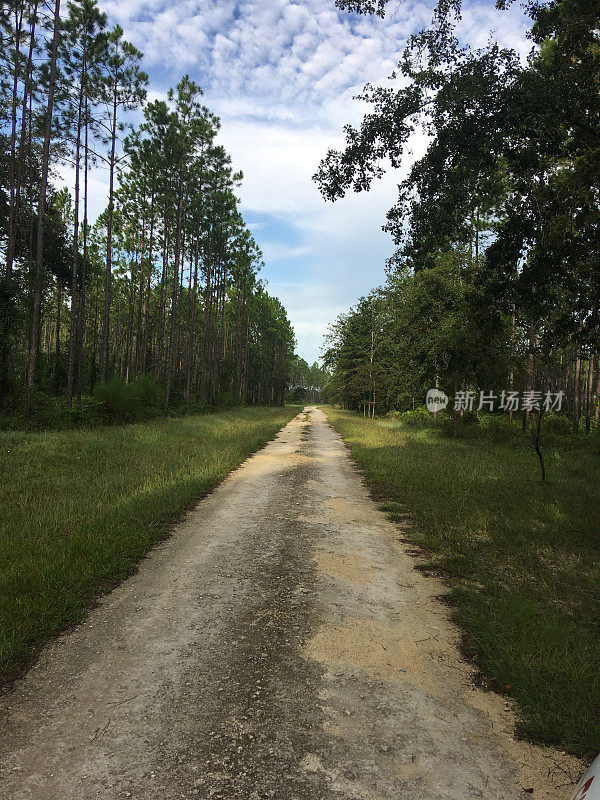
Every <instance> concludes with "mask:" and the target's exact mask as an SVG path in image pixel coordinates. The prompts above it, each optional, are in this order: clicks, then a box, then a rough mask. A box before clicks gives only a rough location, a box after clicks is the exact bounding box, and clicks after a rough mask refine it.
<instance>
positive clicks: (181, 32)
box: [65, 0, 529, 360]
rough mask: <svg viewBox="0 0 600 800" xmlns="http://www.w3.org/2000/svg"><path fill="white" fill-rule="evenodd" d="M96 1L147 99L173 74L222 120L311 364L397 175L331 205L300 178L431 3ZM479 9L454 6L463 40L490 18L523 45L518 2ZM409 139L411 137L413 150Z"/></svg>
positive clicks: (505, 39) (245, 197)
mask: <svg viewBox="0 0 600 800" xmlns="http://www.w3.org/2000/svg"><path fill="white" fill-rule="evenodd" d="M101 4H102V7H103V8H104V9H105V10H107V11H108V13H109V16H110V19H111V22H112V23H114V22H119V23H120V24H121V25H122V26H123V28H124V30H125V35H126V36H127V37H128V38H129V39H130V40H131V41H133V43H134V44H136V45H137V46H138V47H139V48H140V49H141V50H143V51H144V53H145V56H146V57H145V66H146V68H147V69H148V71H149V72H150V76H151V85H152V91H151V93H150V95H149V96H150V97H151V99H155V98H158V97H160V98H164V96H165V90H166V88H167V87H168V86H169V85H174V84H176V82H177V80H178V79H179V77H180V74H181V72H184V71H185V72H189V73H190V76H191V77H192V79H194V80H195V81H196V82H197V83H199V84H200V85H201V86H202V87H203V88H204V89H205V92H206V97H205V100H206V103H207V105H209V106H210V108H211V109H212V110H214V111H215V112H216V113H218V114H219V115H220V116H221V118H222V122H223V126H222V130H221V133H220V135H219V140H220V142H221V143H222V144H224V145H225V147H226V148H227V150H228V151H229V152H230V154H231V155H232V158H233V162H234V164H235V166H236V168H240V169H242V170H243V172H244V174H245V180H244V184H243V186H242V189H241V200H242V210H243V211H244V212H246V213H247V212H252V213H255V214H262V215H267V216H269V218H270V220H271V222H272V223H279V226H280V229H281V230H282V231H287V233H282V234H281V237H280V239H277V237H276V236H275V235H274V233H273V224H271V222H270V223H269V225H268V226H267V225H265V224H264V223H253V225H252V230H253V232H254V235H255V237H256V238H257V241H258V243H259V245H260V246H261V247H262V249H263V250H264V253H265V259H266V262H267V266H266V269H265V277H267V278H268V276H269V262H272V263H274V262H277V264H278V270H277V274H278V275H280V274H281V268H282V267H281V265H285V264H288V265H289V266H288V269H289V270H290V277H291V275H294V280H293V281H292V280H290V281H288V282H285V281H281V280H279V282H273V283H271V284H270V290H271V291H273V292H274V293H276V294H279V296H280V297H281V299H282V301H283V302H284V304H285V305H286V307H287V308H288V310H289V313H290V317H291V319H292V321H293V322H294V324H295V326H296V331H297V335H298V337H299V339H300V342H301V347H300V352H301V353H302V354H303V355H304V356H305V357H306V358H308V359H309V360H313V359H314V357H316V355H317V353H318V347H319V344H320V338H321V336H322V333H323V331H324V330H325V328H326V325H327V323H329V322H331V321H332V320H333V319H334V318H335V316H337V314H338V313H340V311H342V310H343V309H344V308H346V307H347V306H348V305H350V304H351V303H353V302H355V300H356V299H357V298H358V296H360V294H363V293H366V292H367V291H369V289H370V288H372V287H374V286H376V285H377V284H378V283H380V282H381V280H382V278H383V272H382V269H383V264H384V261H385V258H386V257H387V256H389V255H390V254H391V253H392V251H393V243H392V242H391V240H390V238H389V236H387V235H386V234H384V233H383V232H382V231H381V225H382V224H383V222H384V221H385V212H386V210H387V209H388V208H389V207H390V206H391V205H392V204H393V203H394V201H395V197H396V186H395V184H396V183H397V180H398V176H394V175H389V176H387V177H386V178H385V179H384V180H383V181H381V182H378V183H376V184H375V186H374V188H373V190H372V192H371V193H369V194H361V195H357V196H355V195H351V196H349V197H347V198H345V199H343V200H342V201H339V202H338V203H337V204H335V205H331V204H325V203H324V202H323V200H322V198H321V197H320V195H319V192H318V190H317V187H316V186H315V184H314V183H313V182H312V180H311V176H312V175H313V174H314V172H315V171H316V169H317V166H318V163H319V161H320V159H321V158H322V157H323V156H324V154H325V153H326V151H327V149H328V148H330V147H339V146H340V145H341V144H342V143H343V130H342V129H343V125H344V124H346V123H349V122H350V123H352V124H356V123H357V122H358V121H359V120H360V117H361V115H362V113H364V109H365V106H364V104H361V103H360V102H357V101H355V100H353V96H354V95H356V94H357V93H359V92H360V91H361V89H362V87H363V86H364V84H365V83H367V82H371V83H374V84H380V83H382V82H383V81H385V79H386V77H387V76H388V75H389V74H390V72H391V71H392V70H393V68H394V67H395V66H396V63H397V61H398V57H399V54H400V52H401V50H402V48H403V46H404V43H405V41H406V39H407V37H408V36H409V35H410V34H411V33H412V32H414V31H416V30H418V29H420V28H421V27H423V26H424V25H426V24H427V23H428V22H429V19H430V16H431V10H432V6H433V0H423V1H421V0H404V2H400V0H399V2H398V7H397V8H396V9H392V5H393V4H390V6H389V8H390V13H388V16H387V17H386V19H385V20H381V19H378V18H374V17H357V16H355V15H348V14H346V13H343V12H338V11H337V10H336V9H335V6H334V0H183V1H182V2H178V3H171V2H167V0H101ZM493 6H494V2H493V0H487V2H486V3H482V2H477V1H476V0H470V2H467V3H466V4H465V5H464V6H463V18H462V21H461V23H460V31H461V33H462V35H463V36H464V38H465V39H466V40H468V41H470V42H471V43H473V44H474V45H475V46H481V45H484V44H485V43H486V41H487V39H488V35H489V31H490V29H492V28H494V27H495V28H496V29H497V34H498V36H499V37H500V39H501V42H502V44H504V45H507V46H511V47H514V48H516V49H517V50H518V51H519V52H520V53H522V54H524V53H526V52H527V50H528V49H529V44H528V42H527V40H526V38H525V31H526V25H525V21H524V19H523V17H522V14H521V11H520V10H519V9H518V8H517V7H516V6H513V7H512V9H511V10H510V11H509V12H504V13H502V14H501V13H499V12H496V11H495V10H494V8H493ZM423 146H424V140H423V138H422V137H420V138H419V137H417V138H416V139H415V141H414V148H413V149H414V150H415V152H416V154H418V153H419V152H420V151H422V149H423ZM68 177H69V175H68V173H67V171H65V178H68ZM104 177H105V176H104V173H102V172H101V171H98V172H97V173H94V175H93V176H92V182H93V187H94V188H93V191H92V194H93V197H94V199H93V202H92V206H93V208H94V209H95V210H96V212H98V211H100V210H101V209H102V208H104V206H105V205H106V184H105V181H104ZM275 227H276V225H275ZM299 263H300V264H301V267H300V268H299V267H298V264H299ZM298 272H299V275H297V273H298ZM296 277H297V280H296Z"/></svg>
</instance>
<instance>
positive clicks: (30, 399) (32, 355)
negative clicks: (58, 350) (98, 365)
mask: <svg viewBox="0 0 600 800" xmlns="http://www.w3.org/2000/svg"><path fill="white" fill-rule="evenodd" d="M59 34H60V0H55V4H54V26H53V31H52V47H51V53H50V79H49V85H48V102H47V104H46V125H45V130H44V146H43V150H42V163H41V180H40V192H39V198H38V219H37V237H36V253H35V286H34V291H33V303H32V309H31V332H30V339H29V353H28V363H27V418H28V419H29V418H30V416H31V413H32V412H33V405H34V391H35V369H36V364H37V355H38V349H39V332H40V310H41V307H42V279H43V270H44V221H45V216H46V190H47V187H48V172H49V168H50V139H51V137H52V115H53V113H54V93H55V90H56V57H57V52H58V38H59Z"/></svg>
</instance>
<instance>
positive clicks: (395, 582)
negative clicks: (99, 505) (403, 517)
mask: <svg viewBox="0 0 600 800" xmlns="http://www.w3.org/2000/svg"><path fill="white" fill-rule="evenodd" d="M441 591H442V589H441V585H440V584H439V583H438V582H437V581H436V580H435V579H432V578H428V577H424V576H423V575H422V574H421V573H419V572H417V571H415V570H414V559H413V558H412V557H411V556H410V555H408V553H407V548H406V546H405V545H403V544H402V543H401V542H400V540H399V531H398V529H397V528H396V527H394V526H393V525H391V524H390V523H389V522H387V521H386V519H385V517H384V515H383V514H382V513H381V512H379V511H378V510H377V508H376V506H375V504H374V503H373V501H372V500H370V499H369V496H368V493H367V491H366V489H365V488H364V487H363V485H362V483H361V481H360V477H359V475H358V473H357V471H356V469H355V467H354V466H353V464H352V462H351V460H350V458H349V456H348V454H347V451H346V449H345V447H344V445H343V443H342V442H341V440H340V439H339V437H338V436H337V434H336V433H335V432H334V431H333V430H332V429H331V428H330V427H329V425H328V424H327V420H326V418H325V416H324V414H323V413H322V412H320V411H317V410H314V409H312V410H309V413H308V414H305V415H301V416H299V417H297V418H296V419H295V420H293V421H292V422H291V423H290V424H289V425H288V426H286V428H284V429H283V430H282V431H281V432H280V434H279V435H278V438H277V440H276V441H274V442H272V443H270V444H269V445H268V446H267V447H266V448H264V449H263V450H262V451H261V452H259V453H257V454H256V455H255V456H254V457H252V458H251V459H249V460H248V461H247V462H246V463H245V464H244V465H243V466H242V467H241V468H240V469H238V470H237V471H235V472H234V473H232V474H231V475H230V477H229V478H228V479H227V480H226V481H225V482H224V483H223V484H222V485H221V486H220V487H219V488H218V489H217V490H216V491H215V492H214V493H213V494H212V495H211V496H210V497H208V498H206V499H204V500H203V501H202V502H201V503H200V504H199V506H198V507H197V509H196V510H195V511H193V512H192V513H190V514H189V515H188V516H187V518H186V520H185V521H184V522H183V523H182V524H181V525H180V526H179V527H178V529H177V530H176V531H175V533H174V536H173V537H172V538H171V539H170V540H169V541H167V542H165V543H164V544H162V545H161V546H159V547H157V548H156V549H155V550H154V551H153V553H152V555H151V556H150V557H149V558H148V559H147V560H146V561H144V563H143V564H142V566H141V568H140V570H139V573H138V574H136V575H135V576H133V577H132V578H131V579H129V580H128V581H126V582H125V583H124V584H123V585H122V586H121V587H120V588H118V589H117V590H115V591H114V592H112V593H111V594H110V595H109V596H107V597H106V598H105V599H104V600H103V601H102V602H101V604H100V606H99V607H98V608H97V609H95V610H94V611H93V612H92V613H91V614H90V615H89V617H88V620H87V622H86V623H85V624H84V625H81V626H80V627H78V628H77V629H76V630H74V631H72V632H70V633H68V634H66V635H65V636H63V637H61V638H60V639H59V640H58V641H56V642H55V643H54V644H52V645H51V646H50V647H48V648H47V649H46V650H45V651H44V653H43V655H42V657H41V659H40V661H39V663H38V664H37V665H36V666H35V667H34V668H33V669H32V670H31V671H30V672H29V674H28V675H27V676H26V678H25V679H24V680H22V681H20V682H19V683H18V685H17V686H16V687H15V690H14V691H13V692H12V693H11V694H9V695H6V696H4V697H3V698H2V699H0V798H2V800H24V799H25V798H28V799H31V800H94V799H95V798H102V800H120V799H121V798H127V797H131V798H139V800H149V799H150V798H153V799H154V798H155V799H156V800H158V799H159V798H160V800H183V798H186V799H187V798H241V799H242V800H252V799H253V798H257V800H258V799H262V798H275V800H292V799H295V800H313V798H314V799H316V798H320V799H321V798H322V800H335V799H336V798H337V799H339V800H362V799H364V800H371V799H372V800H399V799H400V798H406V799H407V800H417V798H422V799H423V800H469V798H486V800H500V799H501V800H515V798H521V797H531V796H532V794H531V793H524V792H523V789H524V788H525V789H531V788H533V789H534V793H533V797H535V798H564V797H566V796H567V794H568V792H567V789H566V787H565V784H568V782H569V781H568V778H566V777H565V774H564V772H563V770H565V769H566V770H567V771H568V770H570V769H571V770H574V772H573V777H575V772H576V769H577V765H576V764H575V763H574V762H570V761H569V760H568V759H565V758H564V757H559V756H558V754H556V753H553V752H552V751H549V750H540V749H537V748H534V747H532V746H530V745H525V744H522V743H515V742H513V741H512V739H511V737H510V730H511V726H512V723H513V718H512V712H511V710H510V709H507V708H505V703H504V701H503V700H502V699H500V698H497V697H495V696H493V695H489V694H484V693H483V692H480V691H479V690H477V689H474V688H473V687H472V685H471V677H472V676H471V672H470V669H469V667H468V666H467V665H466V664H464V663H462V662H461V661H460V660H459V656H458V653H457V650H456V644H457V634H456V631H455V629H454V628H453V627H452V626H451V625H450V624H449V622H448V618H447V612H446V611H445V609H444V606H443V605H442V604H441V603H440V602H439V600H438V599H436V597H437V596H438V595H439V594H440V592H441ZM561 784H562V787H563V788H557V787H560V786H561Z"/></svg>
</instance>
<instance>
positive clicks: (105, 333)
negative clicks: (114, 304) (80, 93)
mask: <svg viewBox="0 0 600 800" xmlns="http://www.w3.org/2000/svg"><path fill="white" fill-rule="evenodd" d="M117 85H118V71H117V70H116V69H115V79H114V84H113V108H112V120H111V143H110V161H109V180H108V217H107V221H106V273H105V279H104V312H103V314H102V342H101V346H100V383H101V384H103V383H106V377H107V370H108V338H109V332H110V292H111V282H112V230H113V217H114V206H115V151H116V144H117Z"/></svg>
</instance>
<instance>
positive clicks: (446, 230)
mask: <svg viewBox="0 0 600 800" xmlns="http://www.w3.org/2000/svg"><path fill="white" fill-rule="evenodd" d="M339 5H340V6H341V7H348V8H351V9H352V10H354V11H362V12H365V13H366V12H373V11H377V12H378V13H380V14H383V13H384V12H385V5H386V3H385V0H381V1H380V2H379V3H378V4H377V5H375V4H371V3H363V2H360V1H358V2H354V0H353V2H346V0H340V3H339ZM506 5H509V3H502V4H499V7H500V8H503V7H505V6H506ZM459 12H460V5H459V3H456V2H454V3H450V4H448V3H440V4H439V6H438V7H437V9H436V12H435V16H434V21H433V23H432V26H431V27H430V28H428V29H426V30H424V31H422V32H420V33H419V34H417V35H416V36H414V37H413V38H412V39H411V41H410V42H409V44H408V46H407V48H406V51H405V52H404V55H403V58H402V61H401V63H400V66H399V70H400V72H401V73H402V75H403V77H404V79H405V88H402V89H399V90H395V89H388V88H373V87H367V89H366V90H365V99H366V100H368V101H369V102H371V103H372V104H373V107H374V108H373V112H372V113H370V114H369V115H368V116H366V117H365V119H364V121H363V123H362V125H361V126H360V128H358V129H354V128H351V127H350V128H348V129H347V146H346V149H345V150H344V151H343V152H336V151H331V152H329V153H328V154H327V157H326V158H325V159H324V160H323V162H322V163H321V166H320V169H319V172H318V174H317V175H316V176H315V177H316V180H317V182H318V183H319V185H320V188H321V190H322V192H323V193H324V195H325V196H326V197H327V198H328V199H331V200H335V199H336V198H338V197H340V196H342V195H343V194H344V193H345V192H346V191H347V190H349V189H354V190H355V191H362V190H365V189H368V188H369V186H370V184H371V181H372V180H373V179H375V178H377V177H379V176H380V175H381V174H382V160H383V159H386V158H389V159H390V161H391V163H392V165H393V166H399V165H400V164H401V163H402V162H403V158H404V156H405V154H406V151H407V147H408V144H409V141H410V137H411V135H412V134H413V132H414V131H415V130H416V129H418V128H419V127H421V126H425V129H426V130H427V132H428V133H429V134H430V137H431V138H430V140H429V145H428V148H427V151H426V153H425V155H424V156H423V157H422V158H420V159H418V160H417V161H416V162H415V163H414V164H413V165H412V167H411V168H410V170H409V172H408V175H407V177H406V178H405V179H404V180H403V181H402V183H401V184H400V185H399V198H398V202H397V204H396V205H395V206H394V207H393V208H392V209H391V210H390V211H389V213H388V221H387V224H386V229H387V230H388V231H390V233H391V234H392V235H393V237H394V240H395V242H396V244H397V245H398V250H397V252H396V254H395V256H394V258H392V259H391V260H390V262H389V264H388V278H387V281H386V284H385V286H384V287H383V288H382V289H380V290H377V291H375V292H373V293H372V294H371V295H370V296H369V297H367V298H363V299H362V300H361V301H360V302H359V304H358V306H357V307H356V308H354V309H352V310H351V311H350V312H349V313H348V314H346V315H343V316H342V317H340V319H339V320H338V321H337V323H336V324H335V325H334V326H333V327H332V330H331V334H330V339H329V343H328V348H329V349H328V351H327V354H326V363H328V364H329V365H330V367H331V368H332V369H333V377H332V380H331V382H330V386H329V391H330V393H331V397H332V399H336V400H337V401H338V402H343V403H345V404H346V405H348V406H349V407H353V408H358V409H360V410H361V411H364V413H370V414H374V413H376V412H377V411H386V410H389V409H392V408H393V409H409V408H411V406H412V403H413V402H414V398H416V402H417V404H422V403H423V400H424V397H425V392H426V391H427V390H428V389H429V388H432V387H440V388H441V389H443V390H444V391H445V392H446V393H447V394H448V395H451V405H450V408H451V407H452V403H453V402H454V396H455V395H456V393H457V392H459V393H461V395H460V396H461V397H465V396H467V397H469V398H472V402H473V405H472V410H474V411H476V410H477V409H478V408H480V407H481V392H484V395H486V396H490V395H492V394H493V393H494V394H495V395H496V397H497V403H496V407H495V409H494V410H503V411H505V413H507V414H508V415H509V416H511V417H512V416H514V415H515V414H518V415H519V416H520V417H521V419H522V423H523V425H524V426H527V425H528V422H529V414H530V412H531V411H537V410H538V409H539V410H542V411H543V410H554V411H556V410H557V408H558V404H557V402H556V399H557V396H558V395H559V393H560V392H564V395H565V397H564V400H565V402H563V403H562V404H561V407H562V411H565V410H566V411H568V413H569V414H570V416H571V419H572V424H573V427H574V429H575V431H578V430H579V429H580V428H581V427H582V424H583V420H584V421H585V423H584V424H585V427H586V428H587V430H590V428H591V427H593V424H594V421H595V422H596V423H598V419H599V414H600V407H599V405H598V396H599V395H600V361H599V354H600V324H599V308H600V204H599V202H598V198H599V196H600V135H599V131H600V92H599V91H598V87H599V86H600V32H599V31H600V6H599V5H598V4H597V3H589V2H587V0H549V1H548V2H544V3H537V2H536V3H533V2H531V3H528V4H527V12H528V14H529V16H530V18H531V20H532V27H531V30H530V32H529V35H530V38H531V40H532V42H533V44H534V47H533V49H532V53H531V55H530V57H529V59H528V61H527V63H525V64H523V63H522V62H521V61H520V59H519V58H518V57H517V55H516V54H515V53H514V52H512V51H510V50H506V49H502V48H500V47H499V46H498V45H497V44H495V43H493V42H492V43H491V44H489V45H488V46H487V47H486V48H484V49H481V50H477V51H474V50H472V49H470V48H468V47H466V46H464V45H462V44H461V43H460V42H459V41H458V39H457V37H456V33H455V26H454V22H455V17H457V16H458V14H459ZM498 13H499V14H501V13H502V11H501V10H499V11H498ZM453 15H455V17H453ZM503 391H504V392H505V396H504V397H503V396H502V392H503ZM509 392H512V393H513V396H515V395H518V400H519V404H518V405H516V404H515V403H514V402H513V403H508V404H507V403H506V402H504V403H503V402H502V400H504V401H505V400H506V397H507V396H508V393H509ZM466 393H470V394H468V395H467V394H466ZM548 393H551V395H552V399H551V401H550V399H549V396H548ZM561 399H562V397H561ZM489 408H490V406H489V404H484V405H483V410H489ZM464 410H471V406H470V405H467V407H466V409H465V408H461V411H464Z"/></svg>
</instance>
